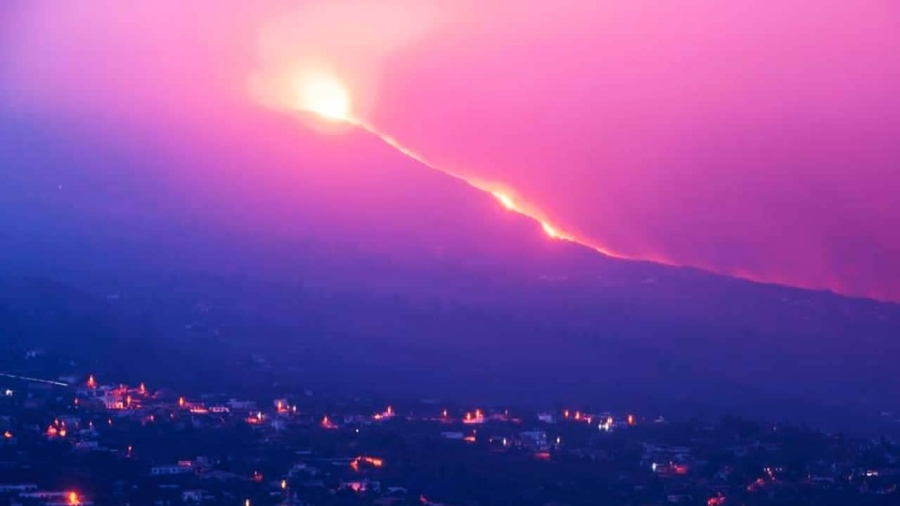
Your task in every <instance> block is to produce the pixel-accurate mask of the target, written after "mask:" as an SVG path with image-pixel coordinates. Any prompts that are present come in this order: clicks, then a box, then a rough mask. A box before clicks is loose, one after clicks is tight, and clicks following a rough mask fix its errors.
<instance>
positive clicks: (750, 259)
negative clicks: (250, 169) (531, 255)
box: [0, 0, 900, 300]
mask: <svg viewBox="0 0 900 506" xmlns="http://www.w3.org/2000/svg"><path fill="white" fill-rule="evenodd" d="M898 54H900V4H898V3H897V2H896V1H894V0H859V1H855V2H848V1H846V0H842V1H838V0H817V1H815V2H811V1H808V0H762V1H760V0H754V1H751V0H730V1H728V2H719V1H712V0H682V1H678V2H674V1H670V0H643V1H641V0H585V1H578V0H557V1H555V2H545V1H528V0H522V1H519V2H508V1H505V0H479V1H475V0H385V1H380V2H374V1H365V0H356V1H350V0H329V1H328V2H325V1H312V0H306V1H287V0H262V1H258V2H252V3H251V2H238V1H234V2H230V1H226V0H216V1H209V2H201V1H199V0H198V1H194V2H182V1H176V0H154V1H138V0H134V1H131V2H118V1H113V0H89V1H85V2H69V1H64V0H57V1H49V0H34V1H16V0H13V1H12V2H5V3H4V4H3V6H0V97H3V98H0V101H2V102H0V108H2V109H3V110H13V111H23V110H24V111H29V112H30V113H33V114H40V115H46V116H47V117H49V118H52V117H53V116H54V115H67V116H68V115H84V114H91V115H95V114H100V113H102V114H104V115H111V116H115V117H122V118H126V117H127V118H129V119H131V120H137V121H141V120H143V119H148V118H152V119H153V120H154V121H156V122H159V121H163V122H173V123H175V122H179V123H185V122H196V123H197V124H199V125H203V124H204V122H210V121H214V118H220V117H221V115H222V114H223V112H222V111H223V110H227V109H228V108H229V107H230V106H233V105H244V104H254V106H258V107H275V108H285V107H288V106H289V104H288V102H289V99H287V98H286V97H289V95H290V93H291V92H292V91H293V90H292V89H291V86H292V85H291V83H292V82H293V81H292V76H295V75H296V74H297V73H298V72H304V71H306V70H308V69H315V70H316V71H326V72H328V73H330V74H333V75H335V76H337V77H338V78H340V79H341V80H343V81H344V82H345V83H346V84H347V86H348V88H349V89H350V90H351V94H352V96H353V101H354V114H356V115H357V116H358V117H361V118H362V119H364V120H366V121H367V122H370V123H372V124H374V125H375V126H376V127H377V128H378V129H379V130H381V131H383V132H385V133H387V134H390V135H392V136H393V137H395V138H397V139H398V140H400V141H401V142H402V143H403V144H405V145H407V146H409V147H411V148H412V149H414V150H415V151H417V152H418V153H421V154H422V155H424V156H426V157H427V158H429V159H430V160H432V161H433V162H435V163H436V164H437V165H439V166H443V167H446V168H447V169H449V170H452V171H453V172H456V173H460V174H465V175H466V176H468V177H471V178H473V179H477V180H480V181H486V182H488V183H490V184H491V185H492V186H497V187H500V188H504V189H506V190H507V191H509V192H510V193H512V194H515V196H516V198H517V200H518V201H521V202H522V203H523V205H525V206H526V207H528V208H529V209H532V210H534V211H535V212H537V213H539V214H540V215H541V216H543V217H545V218H546V219H548V220H550V221H552V222H553V224H554V225H555V226H557V227H559V228H561V229H563V230H565V231H567V232H570V233H572V234H573V235H575V236H577V237H580V238H584V239H585V240H586V241H589V242H591V243H594V244H597V245H600V246H602V247H604V248H606V249H609V250H611V251H613V252H616V253H618V254H621V255H623V256H627V257H634V258H647V259H656V260H662V261H666V262H671V263H676V264H684V265H694V266H699V267H704V268H709V269H711V270H714V271H717V272H722V273H729V274H739V275H743V276H747V277H750V278H753V279H759V280H770V281H777V282H781V283H785V284H791V285H797V286H803V287H814V288H831V289H834V290H836V291H840V292H842V293H848V294H856V295H869V296H874V297H878V298H884V299H892V300H900V232H898V230H900V198H898V193H900V142H898V140H897V139H898V137H900V98H897V97H898V96H900V91H898V90H900V57H898V56H897V55H898ZM0 112H2V111H0ZM236 141H239V139H236Z"/></svg>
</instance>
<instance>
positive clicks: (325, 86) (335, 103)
mask: <svg viewBox="0 0 900 506" xmlns="http://www.w3.org/2000/svg"><path fill="white" fill-rule="evenodd" d="M298 84H299V91H298V93H299V95H300V96H299V103H297V104H294V106H295V107H298V108H300V109H302V110H305V111H309V112H312V113H314V114H317V115H318V116H320V117H322V118H324V119H326V120H330V121H341V122H345V123H349V124H352V125H355V126H358V127H360V128H362V129H364V130H366V131H368V132H369V133H371V134H373V135H376V136H378V137H379V138H380V139H381V140H382V141H384V142H385V143H386V144H388V145H389V146H391V147H393V148H394V149H396V150H397V151H399V152H400V153H402V154H404V155H406V156H407V157H409V158H411V159H413V160H415V161H417V162H419V163H421V164H422V165H425V166H426V167H428V168H430V169H433V170H437V171H439V172H443V173H444V174H447V175H449V176H452V177H455V178H457V179H459V180H461V181H463V182H465V183H467V184H469V185H470V186H472V187H473V188H476V189H478V190H481V191H483V192H487V193H489V194H491V195H493V196H494V198H496V199H497V200H498V201H499V202H500V204H501V205H503V207H504V208H506V209H507V210H508V211H511V212H515V213H518V214H521V215H523V216H527V217H529V218H531V219H533V220H535V221H536V222H537V223H538V224H540V226H541V229H542V230H543V231H544V233H545V234H547V237H549V238H551V239H558V240H565V241H569V242H573V243H576V244H579V245H581V246H585V247H588V248H591V249H593V250H596V251H597V252H599V253H602V254H604V255H607V256H612V257H616V258H625V257H623V256H622V255H617V254H614V253H612V252H610V251H608V250H607V249H605V248H602V247H600V246H597V245H595V244H593V243H592V242H591V241H588V240H584V239H577V238H575V236H573V235H572V234H569V233H567V232H563V231H562V230H560V229H559V228H558V227H557V226H555V225H553V224H551V223H550V222H548V221H547V220H545V219H543V218H541V217H540V215H541V214H542V213H539V212H537V211H535V210H533V208H531V207H530V206H523V205H521V204H519V203H517V202H516V201H514V200H513V199H512V197H510V196H509V194H508V193H506V192H503V191H501V190H498V189H497V188H496V185H494V187H493V188H492V187H491V186H492V185H491V184H487V183H481V182H478V181H474V180H472V179H471V178H467V177H465V176H463V175H461V174H457V173H454V172H451V171H448V170H445V169H441V168H439V167H437V166H436V165H434V164H432V163H431V162H429V161H428V160H426V159H425V158H424V157H423V156H421V155H419V154H418V153H416V152H414V151H413V150H411V149H410V148H408V147H406V146H404V145H403V144H401V143H400V142H399V141H398V140H397V139H395V138H393V137H391V136H390V135H388V134H386V133H384V132H381V131H380V130H378V129H377V128H375V127H374V126H372V125H370V124H369V123H367V122H365V121H363V120H361V119H359V118H356V117H354V116H353V115H352V111H351V104H352V100H351V96H350V92H349V89H348V87H347V86H346V85H345V84H344V83H343V82H342V81H341V80H340V79H339V78H337V77H336V76H332V75H328V74H309V75H306V76H303V78H302V79H301V80H300V81H299V83H298Z"/></svg>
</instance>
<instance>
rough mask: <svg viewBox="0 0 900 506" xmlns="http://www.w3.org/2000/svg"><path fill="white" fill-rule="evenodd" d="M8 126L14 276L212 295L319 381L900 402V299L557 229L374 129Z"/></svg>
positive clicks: (4, 255)
mask: <svg viewBox="0 0 900 506" xmlns="http://www.w3.org/2000/svg"><path fill="white" fill-rule="evenodd" d="M0 125H3V131H2V132H0V133H2V134H3V135H4V138H6V139H10V142H9V143H8V144H9V145H10V146H11V147H12V149H9V150H4V151H2V152H0V163H2V164H3V166H6V167H14V168H15V170H12V171H6V172H4V173H0V179H2V180H0V212H2V213H3V215H4V216H6V217H7V219H6V222H7V223H8V224H10V225H9V226H8V227H7V230H8V232H9V233H8V240H7V242H6V245H5V247H4V248H3V249H2V250H0V265H2V266H5V268H6V270H8V271H15V272H35V273H39V274H43V275H51V276H54V277H59V278H61V279H66V280H68V281H70V282H72V283H74V284H76V285H78V286H84V287H88V288H91V289H99V288H98V287H100V286H108V287H110V290H113V291H116V292H124V293H128V294H129V295H130V296H131V297H132V298H134V299H136V300H144V303H143V305H139V309H138V310H139V311H145V310H146V311H147V312H149V314H156V313H155V312H154V311H156V310H158V309H159V308H166V309H165V311H163V310H160V314H170V313H171V310H172V308H170V307H168V306H166V304H169V303H168V302H165V301H166V300H167V298H169V297H173V298H174V295H173V294H176V293H182V296H181V298H177V300H178V301H179V304H180V305H181V306H187V305H190V304H192V303H193V302H196V301H197V300H205V299H215V300H217V306H218V307H221V308H223V309H222V310H221V313H220V314H222V315H231V316H222V318H223V319H226V320H228V321H229V322H231V323H230V325H231V326H230V327H229V329H230V332H229V333H228V335H229V336H230V338H231V339H233V342H234V343H235V344H240V343H243V344H244V345H246V343H253V346H256V347H259V348H260V349H266V350H268V352H269V353H270V354H271V355H272V356H278V355H281V357H282V359H283V360H285V361H286V362H287V363H286V364H285V366H288V363H290V362H291V361H292V360H300V359H301V358H302V357H307V356H308V354H309V353H312V354H313V356H315V357H318V358H317V359H316V360H315V362H316V363H315V364H307V370H308V371H312V370H315V371H318V372H319V373H321V374H324V375H326V376H328V375H327V374H326V373H327V371H328V370H329V369H331V370H333V369H334V368H336V367H340V368H342V370H344V369H348V368H349V369H352V370H355V371H357V373H356V374H347V375H345V374H341V375H339V376H341V377H342V378H343V379H340V378H335V377H334V375H331V378H332V380H333V381H335V382H345V383H347V385H346V386H348V387H349V388H352V387H354V386H355V387H357V388H361V387H364V386H365V385H367V384H368V383H369V380H368V379H367V378H369V377H370V375H372V374H378V375H379V376H380V377H381V378H383V379H384V381H385V388H386V389H387V388H388V387H389V386H391V385H393V387H395V388H397V389H402V388H405V389H407V390H410V389H412V390H415V389H414V388H412V387H413V385H410V381H409V378H410V377H414V378H419V379H417V381H416V382H415V383H416V384H417V385H418V386H420V387H421V389H422V390H425V391H416V392H415V393H416V394H417V395H418V394H425V393H427V392H431V391H434V392H440V395H451V394H453V393H454V392H455V393H457V394H460V393H462V392H467V393H468V394H471V395H476V394H478V393H479V392H481V393H482V394H484V395H485V396H492V397H496V398H515V397H519V398H522V399H532V400H537V399H542V400H552V399H568V400H578V399H587V400H588V401H586V402H609V403H615V404H618V405H622V406H623V407H626V406H628V405H635V404H637V403H640V402H644V401H647V402H648V403H649V404H654V405H663V404H667V405H670V406H671V405H679V404H680V405H693V406H698V407H702V406H707V407H710V409H716V408H718V409H728V410H739V409H744V410H746V411H749V412H750V414H752V413H757V412H759V411H760V410H778V409H783V410H784V412H785V413H787V412H788V411H791V412H792V413H794V414H796V413H803V412H808V413H812V412H814V411H816V410H815V409H813V407H811V406H817V407H818V408H816V409H820V411H817V412H818V413H819V415H821V414H822V413H823V412H826V413H832V411H831V410H836V411H838V412H841V411H842V410H847V412H852V413H865V414H876V415H877V413H879V412H880V411H882V410H888V409H889V410H894V409H898V408H900V406H895V405H894V404H895V403H896V401H894V400H893V399H895V398H897V397H896V395H893V394H896V393H900V380H898V378H897V377H896V374H894V372H893V367H894V366H893V364H894V362H895V360H896V358H897V357H898V356H900V349H898V343H897V342H896V340H895V339H894V336H896V333H897V331H898V330H900V310H898V308H897V306H895V305H889V304H878V303H874V302H871V301H865V300H858V299H847V298H842V297H837V296H834V295H832V294H827V293H818V292H809V291H803V290H795V289H789V288H784V287H777V286H770V285H759V284H754V283H749V282H745V281H739V280H734V279H730V278H726V277H722V276H716V275H712V274H708V273H703V272H699V271H695V270H692V269H680V268H671V267H665V266H660V265H656V264H651V263H643V262H630V261H622V260H615V259H610V258H607V257H604V256H603V255H600V254H597V253H596V252H594V251H591V250H587V249H585V248H581V247H579V246H577V245H574V244H571V243H567V242H561V241H553V240H549V239H548V238H547V237H546V235H545V234H544V233H543V232H542V231H541V229H540V227H539V225H538V224H536V223H535V222H533V221H531V220H530V219H527V218H525V217H522V216H519V215H516V214H513V213H509V212H507V211H505V210H504V209H503V208H502V206H500V205H498V203H497V202H496V201H495V200H494V199H493V197H491V196H490V195H487V194H485V193H483V192H480V191H477V190H475V189H473V188H471V187H470V186H468V185H467V184H466V183H464V182H461V181H458V180H456V179H453V178H451V177H449V176H446V175H444V174H441V173H439V172H436V171H433V170H431V169H428V168H426V167H423V166H421V165H420V164H418V163H416V162H414V161H412V160H409V159H408V158H406V157H404V156H402V155H400V154H398V153H396V152H395V151H393V149H392V148H390V147H389V146H386V145H385V144H384V143H383V142H381V141H380V140H379V139H378V138H376V137H374V136H372V135H370V134H368V133H366V132H364V131H359V130H354V129H347V130H344V131H339V132H322V131H320V129H321V125H319V124H317V123H315V122H314V121H313V120H312V119H311V118H306V117H289V116H282V115H278V114H274V113H268V112H264V111H256V110H247V111H229V112H228V113H227V114H225V113H223V120H222V121H221V122H219V123H217V124H216V125H214V126H212V127H210V126H206V127H205V128H204V129H195V130H191V129H183V130H173V129H171V127H169V126H167V125H154V124H142V125H120V124H103V123H96V122H87V123H84V124H81V123H77V122H76V123H57V124H55V126H54V127H53V128H52V129H45V128H34V127H33V126H32V127H30V126H29V124H28V121H27V120H26V119H22V118H17V119H15V121H11V120H8V121H0ZM192 272H205V273H209V274H212V275H213V277H214V279H215V281H213V282H209V283H207V282H202V281H199V280H198V279H196V278H194V277H187V276H186V274H187V273H192ZM160 274H168V275H169V276H161V275H160ZM229 276H231V278H229ZM234 276H238V277H237V278H234ZM228 279H239V280H244V281H240V282H230V281H227V280H228ZM223 280H225V281H223ZM298 283H299V284H298ZM298 286H299V288H298ZM99 295H102V293H99ZM154 308H156V309H154ZM234 315H240V316H239V317H236V318H237V319H238V321H232V320H231V318H233V317H235V316H234ZM157 317H158V318H160V319H161V320H164V321H162V325H163V326H166V325H171V328H172V329H173V332H174V329H175V328H176V327H178V325H176V324H175V323H173V322H172V321H169V320H170V319H169V318H168V317H162V316H158V315H157ZM178 323H180V324H183V323H184V322H178ZM212 323H215V322H212ZM220 323H221V322H220ZM262 328H265V329H267V330H266V331H265V332H263V331H257V330H255V329H262ZM257 334H259V335H257ZM163 338H164V337H163ZM170 338H173V337H171V336H170ZM425 378H430V379H427V380H426V379H425ZM420 379H421V380H420ZM649 399H652V400H653V401H652V402H649V401H648V400H649ZM801 408H802V409H801ZM776 416H777V415H776Z"/></svg>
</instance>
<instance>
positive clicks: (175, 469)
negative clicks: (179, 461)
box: [150, 465, 194, 476]
mask: <svg viewBox="0 0 900 506" xmlns="http://www.w3.org/2000/svg"><path fill="white" fill-rule="evenodd" d="M193 472H194V469H193V468H192V467H191V466H181V465H176V466H154V467H151V468H150V475H151V476H173V475H179V474H191V473H193Z"/></svg>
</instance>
